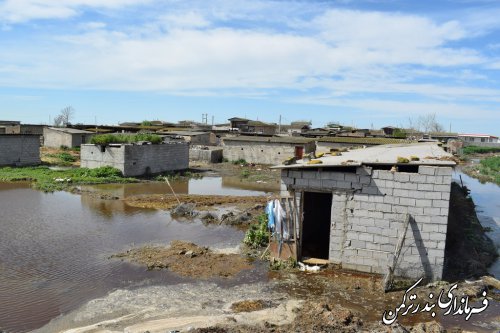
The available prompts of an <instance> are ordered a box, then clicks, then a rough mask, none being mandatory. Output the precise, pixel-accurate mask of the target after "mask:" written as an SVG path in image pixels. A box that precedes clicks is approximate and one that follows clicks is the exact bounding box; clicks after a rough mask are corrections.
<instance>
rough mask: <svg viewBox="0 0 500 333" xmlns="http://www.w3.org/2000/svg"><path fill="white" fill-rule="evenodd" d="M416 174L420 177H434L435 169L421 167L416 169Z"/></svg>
mask: <svg viewBox="0 0 500 333" xmlns="http://www.w3.org/2000/svg"><path fill="white" fill-rule="evenodd" d="M418 173H419V174H422V175H429V176H434V175H435V174H436V167H432V166H425V165H421V166H419V167H418Z"/></svg>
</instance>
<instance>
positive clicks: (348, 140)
mask: <svg viewBox="0 0 500 333" xmlns="http://www.w3.org/2000/svg"><path fill="white" fill-rule="evenodd" d="M410 142H412V141H409V140H404V139H393V138H356V137H337V136H334V137H322V138H319V139H318V141H317V143H316V146H317V151H318V152H320V153H322V152H323V153H324V152H329V151H330V150H331V149H340V148H363V147H371V146H378V145H386V144H397V143H410Z"/></svg>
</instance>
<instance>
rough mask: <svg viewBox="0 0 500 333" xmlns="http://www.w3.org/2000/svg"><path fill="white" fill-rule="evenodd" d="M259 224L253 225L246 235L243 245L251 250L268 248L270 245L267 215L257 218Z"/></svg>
mask: <svg viewBox="0 0 500 333" xmlns="http://www.w3.org/2000/svg"><path fill="white" fill-rule="evenodd" d="M257 221H258V222H257V223H255V224H252V225H251V226H250V228H249V229H248V230H247V232H246V234H245V238H244V239H243V243H245V244H246V245H247V246H249V247H251V248H258V247H263V246H266V245H267V244H268V243H269V232H268V231H267V215H266V214H261V215H259V216H257Z"/></svg>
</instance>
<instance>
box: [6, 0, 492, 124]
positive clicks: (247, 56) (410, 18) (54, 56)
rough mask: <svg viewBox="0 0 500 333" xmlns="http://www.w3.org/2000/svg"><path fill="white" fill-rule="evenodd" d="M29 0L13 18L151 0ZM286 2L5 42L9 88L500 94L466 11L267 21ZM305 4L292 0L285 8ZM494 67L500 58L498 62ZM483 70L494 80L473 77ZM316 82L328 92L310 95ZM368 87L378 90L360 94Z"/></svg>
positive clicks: (317, 99) (446, 103)
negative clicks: (437, 16) (441, 15)
mask: <svg viewBox="0 0 500 333" xmlns="http://www.w3.org/2000/svg"><path fill="white" fill-rule="evenodd" d="M21 2H24V3H26V4H28V5H29V6H32V7H29V6H28V9H29V8H31V10H27V11H26V12H25V13H24V16H19V17H18V18H17V19H15V18H11V19H10V20H11V21H16V20H19V21H23V20H28V19H32V18H36V17H38V18H41V16H42V14H43V13H40V12H38V14H37V12H36V10H33V8H35V9H40V8H41V9H42V11H43V10H47V13H46V15H47V16H48V15H49V13H48V12H50V11H52V14H54V13H55V14H57V13H59V14H57V15H60V17H64V16H65V15H66V16H72V15H78V14H79V10H81V8H82V6H83V7H85V6H93V7H95V8H103V7H108V8H118V7H119V6H122V5H132V4H140V3H142V2H143V1H139V0H128V1H109V2H106V4H105V5H102V4H101V1H97V0H95V1H91V0H87V1H83V0H81V1H77V0H72V1H70V0H61V1H42V0H39V1H35V0H32V1H28V0H22V1H21ZM14 4H17V2H13V1H6V2H4V3H0V8H5V6H7V5H10V6H11V7H10V13H11V14H13V13H17V14H19V13H21V12H22V11H20V10H18V11H16V10H15V9H16V8H14V7H12V6H14ZM179 4H181V5H182V6H187V5H186V4H185V3H183V2H180V3H179ZM240 4H241V3H240ZM2 6H4V7H2ZM276 6H277V4H276V3H267V2H264V1H258V2H257V1H256V2H255V3H252V4H251V6H250V8H245V9H244V10H242V11H241V12H240V13H238V12H236V11H235V10H234V8H233V9H231V8H229V9H228V8H219V11H216V12H214V11H213V8H209V10H207V8H203V9H200V8H192V9H190V10H187V9H186V10H180V9H179V7H175V6H173V5H172V8H170V7H168V8H166V9H165V8H164V9H163V10H159V11H158V12H157V13H156V20H154V21H152V22H149V21H148V22H147V23H142V24H139V25H138V24H137V23H135V24H134V25H132V26H122V27H121V28H117V27H116V25H113V24H108V23H107V22H87V23H81V24H80V25H79V28H80V29H83V31H84V33H80V32H81V30H77V32H73V33H68V34H66V35H63V36H61V35H60V36H53V37H50V38H43V39H40V41H38V42H34V43H28V42H22V41H20V42H18V43H14V44H12V45H14V46H8V47H6V48H4V50H2V52H1V53H0V73H2V75H0V86H19V87H42V88H47V87H56V88H75V89H79V88H88V89H116V90H130V91H162V92H167V93H173V94H182V95H190V94H192V95H199V94H203V95H211V94H214V93H217V94H220V93H223V94H234V95H238V96H241V95H244V96H248V97H251V98H255V97H259V98H260V97H263V96H266V95H273V94H274V93H275V92H276V91H279V90H280V89H290V90H293V91H295V92H296V93H297V94H298V95H300V96H303V97H304V98H303V99H301V100H302V101H308V102H309V103H326V104H327V105H329V103H333V105H340V106H348V105H350V106H352V107H359V108H361V107H363V108H365V109H366V110H378V111H380V110H382V109H386V112H391V110H394V112H396V110H398V108H399V110H401V108H402V107H403V104H405V105H407V106H408V107H407V108H406V110H408V112H412V113H418V112H424V113H427V112H429V110H431V111H434V110H442V109H443V108H445V107H446V110H448V111H447V112H457V114H464V115H465V114H466V112H465V110H466V109H467V108H466V107H459V101H461V102H467V103H468V102H490V103H493V102H499V98H498V97H497V96H499V95H500V94H499V91H498V89H497V88H491V87H489V86H488V84H491V82H487V81H488V80H486V77H485V75H484V73H483V72H482V71H483V70H485V68H486V67H487V66H488V64H489V63H491V61H490V60H489V59H488V58H487V57H486V56H484V55H482V54H481V52H480V50H477V49H471V48H466V47H464V46H461V44H460V41H462V40H464V39H466V38H470V36H471V33H470V31H469V30H468V28H467V25H466V24H464V23H463V22H462V21H460V20H447V21H444V22H441V23H440V22H437V21H434V20H431V19H429V18H427V17H424V16H416V15H408V14H402V13H382V12H366V11H353V10H338V9H334V10H329V11H326V12H321V13H320V14H317V15H312V16H313V17H312V19H305V18H304V17H300V18H299V17H291V18H290V19H289V20H288V24H289V26H290V27H289V29H288V30H286V29H284V28H283V26H282V25H280V27H279V28H274V29H273V28H272V27H271V26H267V27H266V28H261V26H260V25H259V20H260V18H259V17H261V16H263V15H264V14H265V12H263V11H262V10H264V9H265V10H269V9H270V8H273V9H276ZM281 6H286V5H285V4H281ZM18 9H19V8H18ZM296 9H297V8H293V9H290V8H288V9H287V10H289V12H287V13H292V12H295V10H296ZM52 14H51V15H52ZM253 14H255V15H253ZM19 15H20V14H19ZM44 15H45V14H44ZM273 15H275V16H276V17H275V18H276V20H277V21H280V20H281V21H280V22H281V23H283V22H285V20H284V19H285V17H283V16H280V15H283V14H277V13H276V11H274V12H271V13H270V16H273ZM0 17H4V19H5V17H6V16H2V14H0ZM53 17H54V16H53ZM240 18H241V20H242V21H241V22H240V21H239V19H240ZM242 22H243V23H245V24H243V25H239V24H238V23H242ZM249 22H250V23H249ZM242 26H243V27H242ZM111 27H113V28H111ZM489 66H490V67H492V68H495V67H496V66H498V68H500V65H498V63H496V64H495V63H493V64H491V65H489ZM435 80H437V81H435ZM474 80H483V81H484V82H485V83H484V84H483V85H482V86H481V87H475V86H474V84H473V82H472V81H474ZM315 90H321V91H325V92H326V93H325V95H324V96H317V95H312V96H313V98H308V97H307V96H308V95H311V94H312V93H311V91H315ZM363 94H365V95H368V96H369V97H363V98H362V99H364V101H356V99H358V98H359V96H362V95H363ZM375 94H377V95H379V96H381V97H380V99H389V98H390V97H391V95H403V96H405V98H407V99H408V100H414V101H413V102H411V101H410V102H399V101H392V102H391V101H384V100H382V101H381V100H379V101H378V102H376V100H375V99H374V98H373V97H372V96H373V95H375ZM276 95H278V96H279V93H277V94H276ZM274 96H275V95H273V97H274ZM349 98H352V100H351V101H350V100H349ZM418 99H428V101H427V102H425V103H422V102H418ZM406 103H408V104H406Z"/></svg>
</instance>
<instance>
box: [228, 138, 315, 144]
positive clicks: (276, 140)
mask: <svg viewBox="0 0 500 333" xmlns="http://www.w3.org/2000/svg"><path fill="white" fill-rule="evenodd" d="M224 141H239V142H256V143H260V142H264V143H298V144H303V143H309V142H313V141H314V139H310V138H301V137H292V136H288V137H260V136H236V137H226V138H224Z"/></svg>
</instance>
